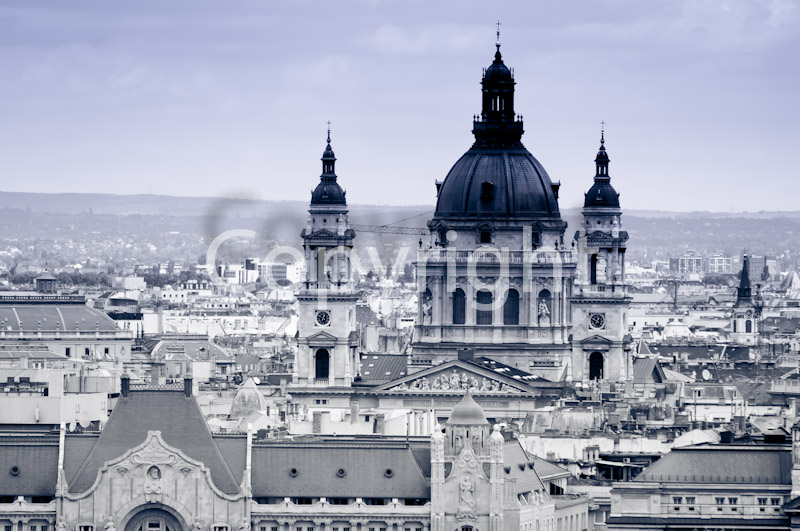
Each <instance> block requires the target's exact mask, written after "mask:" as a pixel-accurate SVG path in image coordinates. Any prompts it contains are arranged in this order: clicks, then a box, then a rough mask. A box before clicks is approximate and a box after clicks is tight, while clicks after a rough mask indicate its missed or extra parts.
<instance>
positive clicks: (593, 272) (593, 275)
mask: <svg viewBox="0 0 800 531" xmlns="http://www.w3.org/2000/svg"><path fill="white" fill-rule="evenodd" d="M589 282H590V283H591V284H597V255H596V254H593V255H592V257H591V258H590V260H589Z"/></svg>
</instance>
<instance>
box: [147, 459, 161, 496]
mask: <svg viewBox="0 0 800 531" xmlns="http://www.w3.org/2000/svg"><path fill="white" fill-rule="evenodd" d="M163 493H164V490H163V488H162V486H161V470H160V469H159V468H158V467H157V466H155V465H153V466H151V467H150V468H149V469H147V477H146V478H145V484H144V494H145V499H147V501H149V502H160V501H161V495H162V494H163Z"/></svg>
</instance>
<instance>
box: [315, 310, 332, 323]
mask: <svg viewBox="0 0 800 531" xmlns="http://www.w3.org/2000/svg"><path fill="white" fill-rule="evenodd" d="M330 322H331V314H330V312H328V311H327V310H320V311H318V312H317V324H318V325H320V326H326V325H328V324H330Z"/></svg>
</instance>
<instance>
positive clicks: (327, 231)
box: [293, 127, 359, 386]
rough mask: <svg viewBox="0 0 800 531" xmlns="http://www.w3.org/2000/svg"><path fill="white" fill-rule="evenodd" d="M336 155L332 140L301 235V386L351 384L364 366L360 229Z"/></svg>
mask: <svg viewBox="0 0 800 531" xmlns="http://www.w3.org/2000/svg"><path fill="white" fill-rule="evenodd" d="M335 164H336V156H335V155H334V154H333V149H332V148H331V132H330V127H329V128H328V145H327V146H326V148H325V152H324V153H323V155H322V175H321V176H320V182H319V184H318V185H317V187H316V188H315V189H314V191H313V192H312V193H311V204H310V207H309V210H308V214H309V215H308V222H307V224H306V228H305V229H303V232H302V233H301V234H300V236H301V237H302V238H303V250H304V254H305V262H306V278H305V281H304V282H303V284H302V289H301V290H300V292H299V293H298V294H297V301H298V303H299V313H300V315H299V321H298V324H297V340H298V352H297V358H296V359H295V364H294V375H293V376H294V378H293V380H294V383H295V385H299V386H303V385H320V384H321V385H326V386H349V385H351V384H352V382H353V378H354V377H355V375H356V371H357V370H358V364H357V363H358V352H357V348H358V333H357V332H356V301H357V300H358V297H359V295H358V293H356V291H355V282H354V279H353V271H352V261H351V255H352V250H353V238H355V236H356V235H355V232H354V231H353V229H351V228H350V226H349V224H348V220H347V201H346V200H345V191H344V190H342V187H341V186H339V183H338V182H336V181H337V178H336V172H335Z"/></svg>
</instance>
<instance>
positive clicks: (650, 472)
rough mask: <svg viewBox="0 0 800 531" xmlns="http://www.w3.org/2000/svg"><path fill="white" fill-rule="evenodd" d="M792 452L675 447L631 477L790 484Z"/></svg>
mask: <svg viewBox="0 0 800 531" xmlns="http://www.w3.org/2000/svg"><path fill="white" fill-rule="evenodd" d="M791 459H792V456H791V451H790V450H789V448H788V447H783V446H777V445H773V446H752V445H747V446H737V445H730V446H729V445H710V446H692V447H688V448H675V449H673V450H672V451H671V452H669V453H668V454H667V455H665V456H664V457H662V458H661V459H659V460H658V461H656V462H655V463H654V464H653V465H652V466H650V467H649V468H647V469H646V470H644V471H643V472H642V473H641V474H640V475H639V476H637V477H636V479H634V480H633V481H638V482H651V481H655V482H666V483H687V482H688V483H709V484H717V483H739V484H742V483H746V484H759V485H791V483H792V478H791V472H792V461H791Z"/></svg>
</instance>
